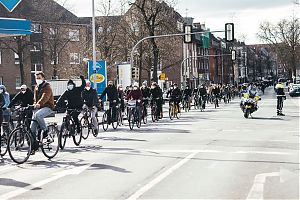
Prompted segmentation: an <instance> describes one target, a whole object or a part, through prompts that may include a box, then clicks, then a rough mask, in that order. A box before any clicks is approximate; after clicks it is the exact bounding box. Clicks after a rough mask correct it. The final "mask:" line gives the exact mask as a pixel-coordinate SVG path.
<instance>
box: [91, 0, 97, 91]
mask: <svg viewBox="0 0 300 200" xmlns="http://www.w3.org/2000/svg"><path fill="white" fill-rule="evenodd" d="M92 13H93V17H92V26H93V76H94V80H93V82H94V89H95V90H96V91H97V68H96V21H95V0H92Z"/></svg>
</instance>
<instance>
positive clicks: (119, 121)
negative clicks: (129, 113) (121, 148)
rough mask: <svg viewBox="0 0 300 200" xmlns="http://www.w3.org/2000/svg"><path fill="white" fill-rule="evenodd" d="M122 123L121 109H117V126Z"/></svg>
mask: <svg viewBox="0 0 300 200" xmlns="http://www.w3.org/2000/svg"><path fill="white" fill-rule="evenodd" d="M122 125H123V116H122V111H121V110H119V112H118V126H122Z"/></svg>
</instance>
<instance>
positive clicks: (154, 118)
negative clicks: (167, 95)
mask: <svg viewBox="0 0 300 200" xmlns="http://www.w3.org/2000/svg"><path fill="white" fill-rule="evenodd" d="M156 100H158V98H156V99H152V100H151V119H152V122H155V121H158V107H157V102H156Z"/></svg>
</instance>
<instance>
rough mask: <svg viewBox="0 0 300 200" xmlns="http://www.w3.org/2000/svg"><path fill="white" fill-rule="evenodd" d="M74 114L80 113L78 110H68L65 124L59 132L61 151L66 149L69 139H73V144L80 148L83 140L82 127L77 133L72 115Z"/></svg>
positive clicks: (64, 119) (64, 120)
mask: <svg viewBox="0 0 300 200" xmlns="http://www.w3.org/2000/svg"><path fill="white" fill-rule="evenodd" d="M74 112H80V111H79V110H78V109H68V110H67V114H66V116H65V117H64V118H63V122H62V124H61V127H60V132H59V147H60V148H61V149H64V148H65V145H66V142H67V138H70V137H72V138H73V142H74V144H75V145H76V146H79V145H80V143H81V139H82V129H81V127H80V131H79V133H78V132H77V131H76V127H75V126H76V125H75V122H74V120H73V119H72V114H73V113H74Z"/></svg>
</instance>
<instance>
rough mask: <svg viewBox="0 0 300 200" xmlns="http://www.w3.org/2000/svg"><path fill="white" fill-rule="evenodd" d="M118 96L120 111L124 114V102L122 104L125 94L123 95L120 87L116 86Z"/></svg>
mask: <svg viewBox="0 0 300 200" xmlns="http://www.w3.org/2000/svg"><path fill="white" fill-rule="evenodd" d="M118 96H119V101H120V104H121V111H122V112H124V111H125V102H124V96H125V93H124V90H123V86H122V85H118Z"/></svg>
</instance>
